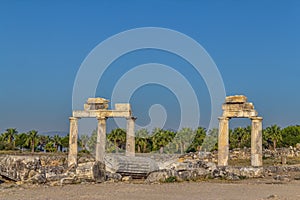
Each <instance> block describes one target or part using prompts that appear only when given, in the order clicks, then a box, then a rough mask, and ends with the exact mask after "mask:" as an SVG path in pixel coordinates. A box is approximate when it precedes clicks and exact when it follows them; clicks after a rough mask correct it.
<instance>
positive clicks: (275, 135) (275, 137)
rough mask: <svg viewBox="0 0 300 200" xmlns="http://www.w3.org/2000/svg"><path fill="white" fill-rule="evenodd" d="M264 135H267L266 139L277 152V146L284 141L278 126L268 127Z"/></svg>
mask: <svg viewBox="0 0 300 200" xmlns="http://www.w3.org/2000/svg"><path fill="white" fill-rule="evenodd" d="M263 134H264V135H265V136H264V138H265V139H267V140H270V141H272V143H273V149H274V150H276V147H277V144H278V143H279V142H281V141H282V132H281V128H280V127H279V126H277V125H272V126H270V127H267V128H266V129H265V130H264V131H263Z"/></svg>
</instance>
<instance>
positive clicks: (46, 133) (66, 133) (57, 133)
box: [39, 131, 69, 137]
mask: <svg viewBox="0 0 300 200" xmlns="http://www.w3.org/2000/svg"><path fill="white" fill-rule="evenodd" d="M68 134H69V132H66V131H47V132H39V135H49V136H54V135H59V136H62V137H64V136H66V135H68Z"/></svg>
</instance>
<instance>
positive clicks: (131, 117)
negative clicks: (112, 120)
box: [126, 116, 137, 121]
mask: <svg viewBox="0 0 300 200" xmlns="http://www.w3.org/2000/svg"><path fill="white" fill-rule="evenodd" d="M126 119H127V120H129V119H132V120H134V121H135V120H136V119H137V117H133V116H130V117H126Z"/></svg>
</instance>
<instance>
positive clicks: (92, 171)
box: [76, 161, 106, 183]
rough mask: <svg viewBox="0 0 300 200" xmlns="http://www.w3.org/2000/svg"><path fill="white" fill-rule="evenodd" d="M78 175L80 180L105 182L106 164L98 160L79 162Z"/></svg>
mask: <svg viewBox="0 0 300 200" xmlns="http://www.w3.org/2000/svg"><path fill="white" fill-rule="evenodd" d="M76 176H77V178H78V179H79V180H84V181H87V182H89V181H91V182H94V181H95V182H97V183H101V182H104V181H105V179H106V173H105V165H104V164H103V163H101V162H98V161H96V162H88V163H81V164H78V166H77V168H76Z"/></svg>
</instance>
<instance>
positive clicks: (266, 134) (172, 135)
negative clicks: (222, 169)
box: [0, 125, 300, 154]
mask: <svg viewBox="0 0 300 200" xmlns="http://www.w3.org/2000/svg"><path fill="white" fill-rule="evenodd" d="M229 135H230V137H229V144H230V149H235V148H244V147H247V148H249V147H250V146H251V127H250V126H247V127H237V128H234V129H230V130H229ZM217 139H218V129H212V130H208V131H207V130H206V129H205V128H203V127H198V128H197V129H195V130H193V129H191V128H182V129H181V130H179V131H173V130H164V129H160V128H154V129H153V130H152V132H151V133H150V132H149V131H148V130H147V129H140V130H137V131H136V133H135V148H136V152H138V153H149V152H155V151H156V152H159V153H181V154H182V153H187V152H195V151H199V150H202V151H211V150H216V149H217V145H218V144H217ZM96 141H97V131H96V130H94V131H93V132H92V134H81V135H80V136H79V138H78V145H79V147H80V150H81V151H83V152H91V153H94V152H95V147H96ZM297 143H300V126H299V125H296V126H288V127H285V128H283V129H282V128H281V127H279V126H277V125H272V126H269V127H267V128H265V129H264V130H263V148H265V149H276V148H279V147H289V146H295V145H296V144H297ZM68 145H69V136H68V135H67V136H64V137H62V136H59V135H58V134H57V135H54V136H45V135H39V134H38V131H36V130H32V131H29V132H27V133H20V134H19V133H18V131H17V130H16V128H9V129H7V130H6V131H5V132H4V133H2V134H1V135H0V150H26V151H31V152H35V151H44V152H57V151H67V150H68ZM125 148H126V131H125V130H124V129H121V128H117V129H113V130H112V131H111V132H110V133H108V134H107V145H106V151H107V152H116V153H121V152H124V151H125Z"/></svg>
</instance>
